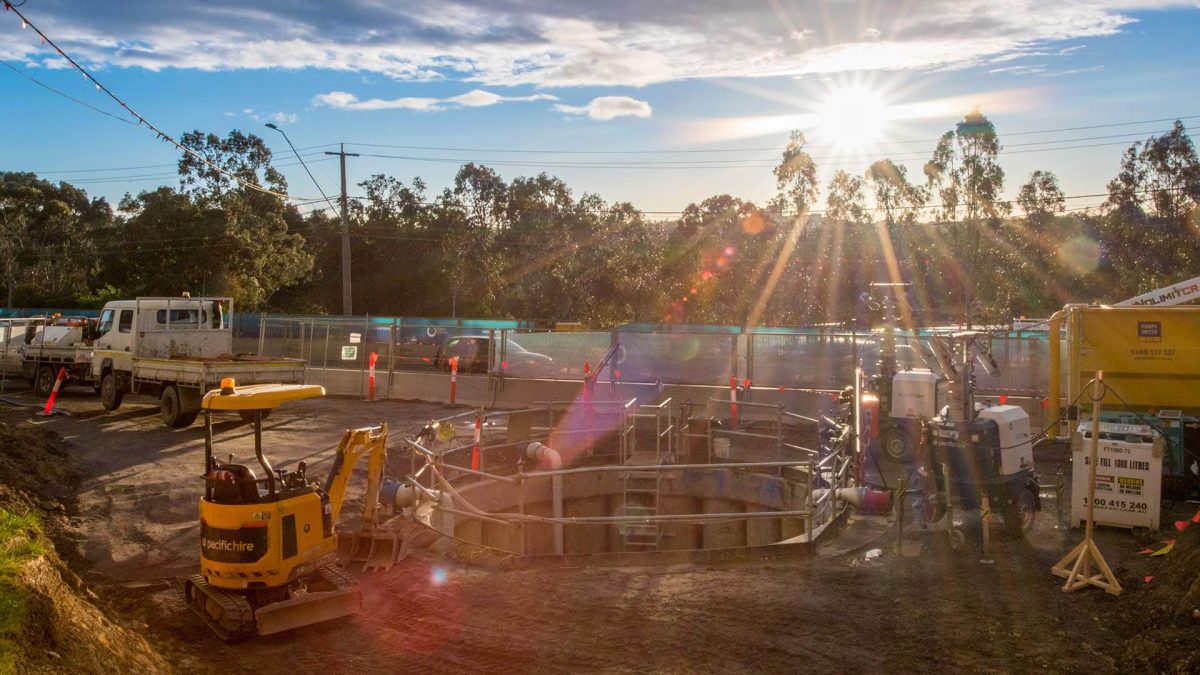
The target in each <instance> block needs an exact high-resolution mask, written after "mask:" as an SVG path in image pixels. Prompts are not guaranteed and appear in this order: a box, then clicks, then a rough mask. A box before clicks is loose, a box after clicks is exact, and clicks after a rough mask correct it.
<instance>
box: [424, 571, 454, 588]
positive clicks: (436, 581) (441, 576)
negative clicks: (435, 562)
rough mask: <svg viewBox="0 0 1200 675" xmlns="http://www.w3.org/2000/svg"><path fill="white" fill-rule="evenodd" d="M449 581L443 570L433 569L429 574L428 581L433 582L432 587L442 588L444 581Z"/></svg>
mask: <svg viewBox="0 0 1200 675" xmlns="http://www.w3.org/2000/svg"><path fill="white" fill-rule="evenodd" d="M449 579H450V573H449V572H447V571H446V570H445V569H444V568H441V567H435V568H433V570H431V571H430V572H429V580H430V581H431V582H433V585H434V586H444V585H446V581H448V580H449Z"/></svg>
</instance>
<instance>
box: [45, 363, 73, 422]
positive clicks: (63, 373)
mask: <svg viewBox="0 0 1200 675" xmlns="http://www.w3.org/2000/svg"><path fill="white" fill-rule="evenodd" d="M65 379H67V369H66V368H59V369H58V377H57V378H56V379H55V380H54V388H53V389H51V390H50V398H48V399H46V407H45V408H44V409H43V410H42V414H43V415H53V414H54V399H56V398H58V390H59V389H60V388H61V387H62V383H63V380H65Z"/></svg>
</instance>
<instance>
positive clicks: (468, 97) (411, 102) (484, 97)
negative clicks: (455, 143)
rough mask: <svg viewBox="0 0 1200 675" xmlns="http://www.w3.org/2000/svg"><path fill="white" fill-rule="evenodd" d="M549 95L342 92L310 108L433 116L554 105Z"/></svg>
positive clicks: (322, 96) (475, 91)
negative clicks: (527, 103)
mask: <svg viewBox="0 0 1200 675" xmlns="http://www.w3.org/2000/svg"><path fill="white" fill-rule="evenodd" d="M557 100H558V98H557V97H555V96H551V95H550V94H533V95H530V96H501V95H500V94H496V93H493V92H490V91H484V90H482V89H472V90H471V91H468V92H467V93H465V94H459V95H457V96H450V97H448V98H427V97H413V96H407V97H403V98H392V99H382V98H372V99H367V100H365V101H361V100H359V98H358V97H357V96H355V95H354V94H351V93H348V92H344V91H331V92H329V93H326V94H318V95H316V96H314V97H313V99H312V104H313V105H315V106H323V107H328V108H337V109H339V110H422V111H426V112H433V111H437V110H446V109H448V108H483V107H486V106H491V105H496V104H497V103H507V102H522V101H557Z"/></svg>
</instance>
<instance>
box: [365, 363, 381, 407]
mask: <svg viewBox="0 0 1200 675" xmlns="http://www.w3.org/2000/svg"><path fill="white" fill-rule="evenodd" d="M378 360H379V354H376V353H375V352H371V356H370V358H368V359H367V400H368V401H374V400H375V362H376V361H378Z"/></svg>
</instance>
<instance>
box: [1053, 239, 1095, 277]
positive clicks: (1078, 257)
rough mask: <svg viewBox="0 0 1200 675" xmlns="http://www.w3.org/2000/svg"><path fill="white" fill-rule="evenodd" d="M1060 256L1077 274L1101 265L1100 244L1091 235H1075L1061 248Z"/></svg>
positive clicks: (1085, 272) (1090, 270)
mask: <svg viewBox="0 0 1200 675" xmlns="http://www.w3.org/2000/svg"><path fill="white" fill-rule="evenodd" d="M1058 257H1059V258H1061V259H1062V261H1063V263H1064V264H1065V265H1067V266H1068V267H1070V268H1071V271H1073V272H1075V273H1076V274H1087V273H1088V272H1092V271H1094V270H1095V269H1096V267H1097V266H1099V265H1100V244H1099V243H1097V242H1096V241H1095V240H1093V239H1092V238H1090V237H1086V236H1079V237H1075V238H1074V239H1071V240H1070V241H1068V242H1066V243H1065V244H1063V245H1062V247H1061V248H1059V250H1058Z"/></svg>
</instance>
